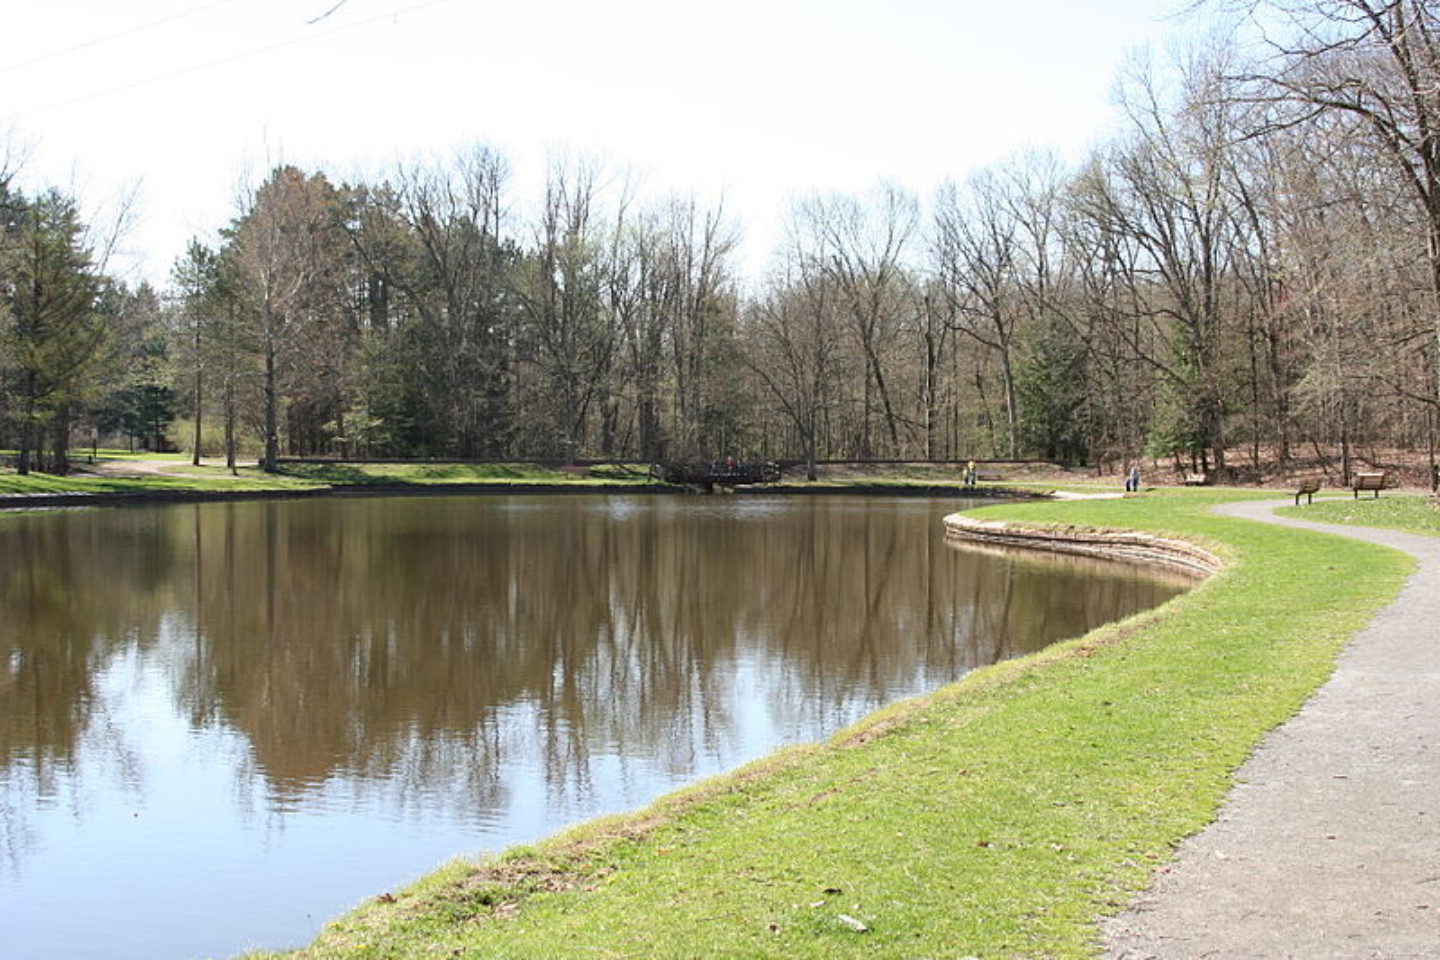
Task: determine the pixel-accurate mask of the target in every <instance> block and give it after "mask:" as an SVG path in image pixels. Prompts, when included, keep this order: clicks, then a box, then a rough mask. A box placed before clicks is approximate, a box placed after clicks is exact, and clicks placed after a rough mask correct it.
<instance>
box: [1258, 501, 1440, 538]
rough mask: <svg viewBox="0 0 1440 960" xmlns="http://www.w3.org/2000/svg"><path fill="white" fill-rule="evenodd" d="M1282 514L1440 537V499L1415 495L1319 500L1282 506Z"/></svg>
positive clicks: (1318, 521) (1317, 521)
mask: <svg viewBox="0 0 1440 960" xmlns="http://www.w3.org/2000/svg"><path fill="white" fill-rule="evenodd" d="M1280 513H1282V514H1285V515H1286V516H1290V517H1299V518H1301V519H1302V520H1314V521H1315V522H1316V523H1348V524H1354V525H1358V526H1362V527H1384V528H1386V529H1389V530H1407V531H1410V532H1411V533H1430V534H1440V500H1436V499H1435V498H1434V497H1425V496H1415V495H1407V494H1400V495H1386V496H1384V497H1381V498H1379V499H1378V500H1377V499H1375V498H1373V497H1365V498H1363V499H1359V500H1357V499H1354V498H1352V497H1344V498H1334V499H1330V498H1327V499H1324V500H1316V501H1315V502H1314V503H1313V504H1305V505H1303V506H1299V507H1283V508H1281V510H1280Z"/></svg>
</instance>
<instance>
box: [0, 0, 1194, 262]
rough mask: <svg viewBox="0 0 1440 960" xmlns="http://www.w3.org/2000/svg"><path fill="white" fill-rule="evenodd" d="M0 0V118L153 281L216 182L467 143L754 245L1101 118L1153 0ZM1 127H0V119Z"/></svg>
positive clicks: (228, 203) (229, 190) (375, 164)
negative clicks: (122, 221) (735, 230)
mask: <svg viewBox="0 0 1440 960" xmlns="http://www.w3.org/2000/svg"><path fill="white" fill-rule="evenodd" d="M336 2H337V0H6V3H5V11H4V17H3V24H4V31H5V35H6V42H5V43H4V44H3V47H0V131H3V130H4V129H5V128H6V127H7V126H8V127H10V128H11V129H12V131H13V133H12V136H11V139H13V140H17V141H19V142H22V143H27V144H30V145H32V146H33V152H32V154H31V158H30V161H29V162H28V163H27V165H26V171H27V181H28V183H29V184H30V185H31V186H37V185H42V184H43V185H55V186H60V187H63V188H66V189H70V190H74V191H76V192H77V193H78V194H79V195H80V196H81V197H82V199H83V200H84V202H85V203H86V205H87V209H95V208H97V207H99V206H101V205H103V204H104V203H105V202H106V201H107V200H108V199H109V198H111V197H113V196H115V195H117V194H118V193H119V192H120V191H121V190H122V188H123V186H124V185H125V184H134V183H138V184H139V188H140V193H139V198H140V203H139V208H138V209H139V215H140V219H139V221H138V223H137V224H136V226H135V227H134V228H133V229H132V230H131V232H130V234H129V237H128V243H127V246H128V247H129V249H130V250H131V251H132V253H133V254H134V255H136V256H137V257H138V258H140V261H139V262H140V266H138V267H137V268H136V269H137V270H138V271H140V272H141V273H142V274H143V275H147V276H150V277H151V278H154V279H157V280H158V279H163V278H164V277H165V275H166V274H167V272H168V268H169V264H170V263H171V262H172V261H173V259H174V258H175V256H176V255H178V254H179V253H180V252H181V251H182V249H183V247H184V244H185V241H186V239H187V238H188V237H190V236H192V235H198V236H201V237H202V238H207V239H208V238H213V235H214V231H215V230H216V229H217V228H218V227H220V226H222V225H223V224H224V223H225V222H226V221H227V220H229V219H230V217H231V216H232V215H233V213H234V197H235V196H236V186H237V184H238V183H239V182H240V180H241V179H242V177H244V176H245V175H246V174H247V173H248V174H250V175H256V174H259V175H263V173H264V171H265V170H266V168H268V167H269V166H270V165H272V164H273V163H275V162H277V161H280V160H285V161H289V162H293V163H297V164H299V165H301V166H305V167H307V168H315V167H319V168H322V169H325V170H326V171H327V172H329V173H331V174H332V175H333V176H335V177H336V178H337V179H345V178H346V177H347V176H350V175H352V174H355V173H357V172H363V171H374V170H377V169H379V168H382V167H384V166H387V165H389V164H391V163H393V162H394V161H396V160H398V159H411V158H414V157H415V156H417V155H420V154H432V153H440V154H446V153H449V152H451V151H453V150H455V149H458V148H460V147H463V146H465V145H467V144H472V143H477V142H481V143H487V144H490V145H492V146H495V147H497V148H499V149H500V150H502V152H504V153H505V154H506V155H507V156H508V157H509V158H510V160H511V163H512V167H513V168H514V170H515V174H516V176H515V179H514V181H513V187H514V191H513V192H514V194H515V195H516V196H515V199H516V201H517V202H519V201H521V200H523V199H524V195H525V194H527V193H534V192H535V191H536V190H537V187H538V183H539V182H540V180H541V179H542V178H543V175H544V168H545V158H546V155H547V152H548V151H551V150H555V149H567V150H570V151H571V152H578V153H582V154H593V155H598V156H601V157H604V158H606V159H608V160H609V161H612V162H613V163H614V164H616V165H617V166H619V165H626V166H630V167H633V168H634V169H635V170H636V171H638V172H639V173H640V174H641V175H642V176H643V177H644V182H645V184H646V185H647V186H648V187H649V188H650V189H652V190H655V191H667V190H680V191H683V192H687V193H688V192H691V191H693V192H695V193H696V194H697V195H698V196H700V197H701V198H702V199H712V198H715V197H718V196H720V195H721V194H722V192H723V194H724V197H725V202H726V206H727V209H728V210H730V211H731V213H732V214H733V215H734V216H735V217H736V219H737V220H739V221H740V222H741V224H742V226H743V228H744V235H745V237H746V244H747V246H746V249H745V261H746V263H748V264H750V265H752V266H753V265H755V264H758V263H759V262H761V260H762V259H763V257H764V256H765V254H766V253H768V248H769V246H770V245H771V244H772V243H773V239H774V236H775V231H776V225H777V223H778V220H779V218H780V216H781V214H782V213H783V211H784V209H785V208H786V206H787V204H788V202H789V201H790V200H791V199H792V198H794V197H795V196H798V195H801V194H804V193H807V192H812V191H816V190H832V189H840V190H859V189H864V188H866V187H868V186H870V185H872V184H874V183H876V182H877V181H879V180H881V179H882V178H889V179H892V180H895V181H897V182H899V183H901V184H904V185H906V186H909V187H912V188H914V189H915V190H917V191H920V192H921V193H928V192H929V191H930V190H932V189H933V188H934V187H935V186H936V185H937V184H938V183H939V182H940V180H941V179H942V178H944V177H946V176H952V177H956V178H961V177H963V176H965V175H966V174H967V173H968V172H970V171H971V170H973V169H975V168H977V167H979V166H983V165H984V164H986V163H990V162H993V161H995V160H998V159H1001V158H1003V157H1005V156H1007V155H1009V154H1011V153H1013V152H1015V151H1016V150H1018V149H1022V148H1024V147H1027V146H1053V147H1057V148H1059V149H1061V150H1062V151H1066V152H1068V153H1072V154H1073V153H1078V152H1079V151H1081V150H1083V149H1084V148H1085V147H1086V146H1087V145H1089V144H1091V143H1094V142H1097V141H1098V140H1100V139H1102V138H1103V137H1104V136H1105V133H1106V131H1107V129H1109V127H1110V124H1111V122H1112V119H1111V114H1110V106H1109V101H1110V91H1111V89H1112V86H1113V82H1114V79H1115V76H1116V74H1117V71H1118V70H1119V68H1120V66H1121V64H1122V62H1123V60H1124V58H1125V56H1126V55H1127V52H1128V51H1131V50H1134V49H1135V48H1137V47H1142V46H1146V45H1162V44H1163V43H1164V42H1165V41H1166V40H1167V38H1170V37H1172V36H1174V35H1176V34H1177V33H1179V32H1180V31H1181V30H1182V29H1184V27H1185V25H1184V24H1182V23H1178V22H1176V21H1175V20H1173V19H1169V15H1170V14H1172V13H1173V12H1174V11H1175V10H1176V8H1177V6H1178V3H1177V0H1092V2H1080V0H1028V2H1013V3H1007V2H1004V0H1000V2H995V0H984V2H982V0H948V2H947V0H726V2H723V3H721V2H705V3H691V2H684V0H610V2H607V0H529V2H526V0H520V2H516V0H509V2H505V3H496V2H486V0H345V2H344V3H343V4H342V5H341V6H340V7H339V9H337V10H335V11H334V13H333V14H331V15H330V16H328V17H325V18H324V19H321V20H319V21H318V22H316V23H314V24H309V23H308V22H307V21H310V20H312V19H314V18H316V17H321V16H322V15H323V14H325V13H326V11H327V10H329V9H330V8H331V7H333V6H334V5H335V3H336ZM0 136H3V133H0Z"/></svg>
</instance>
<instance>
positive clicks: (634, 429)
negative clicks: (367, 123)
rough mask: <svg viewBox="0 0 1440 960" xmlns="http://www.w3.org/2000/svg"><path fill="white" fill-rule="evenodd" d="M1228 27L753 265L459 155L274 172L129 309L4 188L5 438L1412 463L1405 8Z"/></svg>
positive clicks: (1412, 116)
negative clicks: (973, 165)
mask: <svg viewBox="0 0 1440 960" xmlns="http://www.w3.org/2000/svg"><path fill="white" fill-rule="evenodd" d="M1248 9H1250V12H1252V13H1254V15H1255V16H1257V17H1262V16H1263V17H1267V18H1269V19H1268V20H1267V23H1268V24H1269V25H1270V27H1271V30H1272V32H1271V34H1270V35H1271V36H1280V35H1282V33H1284V31H1282V30H1281V29H1280V28H1281V27H1284V28H1286V29H1288V33H1284V35H1288V36H1291V37H1293V38H1295V39H1294V40H1293V42H1290V43H1288V44H1287V43H1286V42H1284V41H1273V42H1272V48H1271V49H1270V51H1269V52H1268V53H1267V54H1266V55H1264V56H1263V57H1256V58H1250V59H1246V58H1245V57H1242V56H1241V54H1240V53H1238V52H1237V48H1236V47H1235V46H1233V45H1229V44H1225V43H1221V42H1216V43H1212V44H1209V45H1207V46H1204V47H1202V48H1198V49H1192V50H1191V51H1190V52H1189V53H1187V54H1186V55H1184V56H1183V57H1180V58H1177V62H1176V63H1175V64H1173V65H1170V66H1168V67H1167V69H1165V70H1163V71H1162V70H1159V69H1154V68H1150V67H1148V66H1144V65H1137V66H1135V67H1133V68H1132V69H1131V70H1130V71H1129V72H1128V73H1127V74H1126V76H1125V77H1124V78H1123V79H1122V82H1121V83H1120V84H1119V90H1120V93H1119V101H1120V105H1121V108H1122V111H1123V115H1124V118H1125V121H1124V124H1123V125H1122V127H1121V129H1120V130H1119V132H1117V133H1116V134H1115V135H1114V136H1112V137H1111V138H1110V139H1109V140H1108V141H1107V142H1104V143H1102V144H1100V145H1099V146H1097V147H1096V148H1094V149H1093V150H1092V151H1091V152H1090V154H1089V155H1088V156H1087V157H1085V158H1084V159H1083V160H1082V161H1080V162H1079V163H1075V164H1066V163H1063V162H1062V161H1061V160H1059V159H1058V158H1057V157H1056V156H1054V155H1052V154H1048V153H1044V152H1033V153H1028V154H1024V155H1021V156H1018V157H1015V158H1013V159H1011V160H1009V161H1006V162H1002V163H999V164H997V165H995V166H992V167H990V168H987V169H984V170H981V171H979V172H976V173H974V174H972V175H970V176H969V177H967V178H965V179H963V180H960V181H956V182H950V183H946V184H943V185H942V186H941V187H939V188H938V189H937V190H936V191H935V192H934V193H933V194H932V195H930V196H927V197H923V198H922V197H919V196H916V195H914V194H913V193H910V192H908V191H906V190H904V189H901V188H899V187H897V186H894V185H890V184H881V185H878V186H877V187H875V188H874V189H872V190H870V191H866V192H863V193H857V194H832V195H823V196H820V195H817V196H812V197H809V198H805V199H803V200H801V201H799V202H797V203H795V204H794V206H793V207H792V209H791V210H790V211H789V212H788V217H787V219H786V225H785V229H784V234H783V239H782V241H781V242H780V243H779V244H778V246H777V249H776V251H775V253H774V256H773V257H772V260H771V262H770V265H769V267H768V269H767V270H766V271H765V274H764V276H762V277H744V276H741V271H740V267H739V264H738V253H737V251H738V244H739V236H740V234H739V226H738V225H737V224H735V223H734V222H733V220H732V219H731V218H730V217H728V216H727V215H726V213H725V211H724V209H723V206H722V205H720V204H710V205H707V204H705V203H702V202H700V201H698V200H696V199H695V198H693V197H672V198H662V199H659V200H656V199H654V198H644V197H642V196H640V195H639V193H638V192H637V191H635V190H633V189H631V187H630V185H629V183H628V181H626V180H625V179H624V178H623V177H621V176H618V175H615V174H613V173H612V172H607V171H606V170H605V169H604V168H602V167H601V166H600V165H598V164H593V163H586V162H583V161H556V162H553V163H552V165H551V168H550V169H549V171H548V174H547V177H546V179H545V184H544V188H543V192H542V194H541V196H540V197H539V198H538V201H536V202H534V203H533V204H531V206H532V207H533V209H532V210H531V211H530V212H528V213H527V214H525V215H520V214H517V213H516V209H517V200H518V199H519V198H517V197H515V196H513V195H512V193H513V190H512V187H511V183H510V171H509V169H508V165H507V163H506V160H505V158H504V157H503V156H502V155H501V154H499V153H498V152H496V151H495V150H492V149H490V148H487V147H483V146H481V147H476V148H474V149H471V150H469V151H466V152H464V153H462V154H460V155H458V156H456V157H453V158H450V159H446V160H432V161H420V162H414V163H410V164H403V165H399V166H397V167H395V168H394V169H391V170H389V171H386V172H385V173H384V174H383V175H381V176H378V177H375V178H373V179H368V180H367V179H358V180H356V181H354V182H338V181H336V180H334V179H333V178H332V177H331V176H330V175H328V174H326V173H325V172H323V171H319V170H303V169H300V168H298V167H295V166H289V165H283V166H280V167H277V168H276V169H274V170H273V171H271V172H270V174H269V175H268V177H266V179H265V180H264V181H263V182H262V183H260V184H258V185H257V186H255V187H254V188H253V189H252V190H250V191H249V192H248V193H247V194H246V195H245V196H244V198H243V199H242V201H241V202H240V204H239V205H238V210H237V213H236V216H235V217H234V219H233V220H232V221H231V222H230V223H229V224H228V225H226V226H225V227H224V228H223V229H222V230H221V231H220V233H219V239H218V242H216V243H215V244H213V245H206V244H203V243H200V242H198V241H197V242H193V243H192V244H191V245H190V247H189V249H188V250H187V251H186V252H185V254H184V255H183V256H182V257H180V258H179V259H178V261H177V262H176V263H175V265H174V269H173V271H172V275H171V281H170V283H169V284H168V286H167V288H166V289H165V290H163V291H155V290H152V289H150V288H149V287H148V286H145V285H143V284H142V285H140V286H139V287H136V288H133V289H132V288H130V287H127V285H125V284H123V283H119V282H117V281H115V280H113V279H111V278H108V277H107V276H106V275H105V272H104V270H103V263H104V258H103V257H102V256H101V255H100V253H99V251H97V247H96V242H95V240H94V238H93V237H92V236H91V235H90V234H89V232H88V231H87V230H86V229H85V226H84V224H82V223H81V222H80V218H79V215H78V214H77V211H76V206H75V203H74V201H73V200H71V199H69V198H67V197H65V196H63V195H62V194H60V193H58V192H55V191H48V192H43V193H40V194H35V195H27V194H24V193H23V192H21V191H20V190H18V188H16V187H15V185H14V184H15V179H14V177H13V173H14V171H13V170H12V171H9V173H6V172H5V170H4V168H3V167H0V218H3V220H0V224H3V240H0V303H3V307H0V320H3V334H0V386H3V391H0V396H3V399H0V414H3V417H0V447H10V448H13V449H15V450H17V451H18V456H17V463H18V465H19V467H20V469H22V470H27V469H30V468H32V467H38V468H43V469H51V470H57V471H58V470H63V469H64V466H65V456H66V454H65V451H66V448H67V446H68V444H69V443H70V442H71V440H72V438H74V437H76V436H77V435H81V436H83V435H84V434H85V432H86V431H87V430H88V431H89V434H90V435H91V436H92V437H93V436H96V435H111V434H114V433H115V432H117V431H120V432H124V433H126V434H128V435H130V436H132V437H139V438H143V439H144V441H145V442H147V443H150V444H161V443H163V442H165V440H166V437H167V430H169V431H170V432H171V433H175V432H177V430H176V428H173V427H171V426H170V420H171V419H173V418H174V417H175V416H177V415H179V416H183V419H184V424H185V427H184V431H183V432H184V434H185V436H184V437H175V438H173V439H180V440H183V442H184V443H185V444H186V445H187V446H189V447H190V448H192V449H193V450H194V451H195V455H196V456H197V457H198V456H199V453H200V452H201V451H202V450H204V451H206V452H220V451H223V452H224V453H225V454H226V455H227V456H228V458H229V459H230V461H231V462H232V463H233V462H234V459H235V458H236V457H237V456H239V455H240V453H241V452H242V451H243V450H251V451H253V452H254V453H256V454H257V455H258V456H259V457H260V458H261V460H262V463H263V464H264V465H265V466H266V467H268V468H270V469H274V468H275V466H276V464H277V461H278V458H279V457H280V456H281V455H282V454H288V455H297V456H308V455H326V456H338V457H361V456H366V457H455V458H496V459H506V458H517V459H518V458H526V459H532V458H544V459H556V460H573V459H576V458H582V457H607V458H634V459H637V460H662V459H672V460H673V459H690V458H701V457H719V456H726V455H732V454H733V455H739V456H754V457H770V458H785V459H795V460H803V461H807V462H809V463H810V464H811V465H812V467H813V464H814V462H815V461H816V460H817V459H827V458H833V459H872V458H886V459H889V458H907V459H927V460H941V459H956V458H971V457H980V458H1016V457H1039V458H1045V459H1050V460H1055V461H1059V462H1064V463H1071V464H1082V463H1083V464H1090V465H1095V466H1097V467H1100V468H1105V467H1106V466H1113V465H1117V464H1119V463H1123V462H1128V461H1134V460H1136V459H1139V458H1140V457H1142V456H1149V457H1152V458H1157V459H1164V460H1168V461H1173V462H1174V463H1175V465H1176V466H1177V468H1183V469H1207V470H1216V471H1227V470H1228V471H1234V470H1241V471H1249V472H1251V473H1256V474H1258V473H1259V472H1261V471H1262V470H1268V469H1274V468H1277V467H1278V468H1279V469H1282V470H1283V469H1285V466H1286V464H1287V463H1288V462H1290V461H1292V460H1294V459H1297V458H1302V457H1303V458H1306V459H1313V458H1315V457H1318V458H1320V459H1323V460H1328V459H1329V458H1331V457H1334V458H1335V459H1336V460H1337V461H1338V463H1339V467H1340V470H1341V471H1342V472H1343V474H1344V475H1345V476H1346V477H1347V478H1348V476H1349V473H1350V471H1351V464H1352V461H1353V460H1354V459H1355V458H1356V457H1358V456H1366V457H1372V458H1373V457H1374V456H1375V455H1376V453H1375V452H1376V451H1379V450H1381V449H1386V448H1406V449H1411V450H1416V449H1422V450H1429V451H1430V455H1431V457H1432V458H1433V456H1434V452H1433V451H1434V447H1435V437H1436V427H1437V422H1436V421H1437V404H1440V375H1437V351H1440V53H1437V51H1440V46H1437V43H1440V25H1437V21H1436V14H1435V10H1434V9H1433V5H1432V4H1431V3H1429V2H1420V0H1393V2H1378V0H1310V2H1306V3H1291V2H1288V0H1274V2H1271V3H1268V4H1265V5H1263V6H1256V7H1253V8H1248ZM1277 24H1278V25H1279V26H1276V25H1277ZM812 472H813V470H812Z"/></svg>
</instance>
